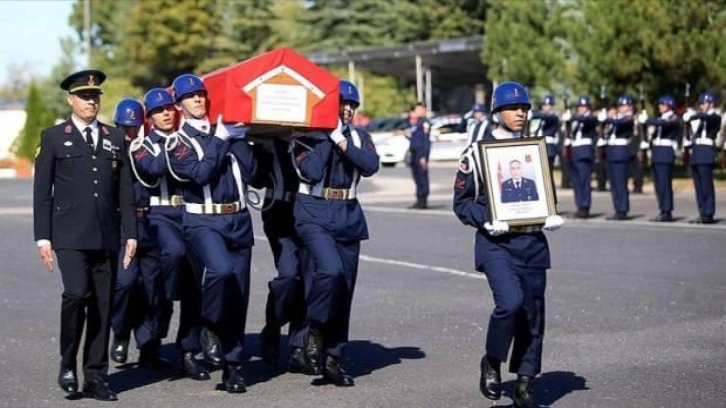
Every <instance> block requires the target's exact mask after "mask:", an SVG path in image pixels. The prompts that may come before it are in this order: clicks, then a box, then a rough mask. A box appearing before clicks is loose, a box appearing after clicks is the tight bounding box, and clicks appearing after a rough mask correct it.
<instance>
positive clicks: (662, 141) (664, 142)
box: [653, 139, 678, 147]
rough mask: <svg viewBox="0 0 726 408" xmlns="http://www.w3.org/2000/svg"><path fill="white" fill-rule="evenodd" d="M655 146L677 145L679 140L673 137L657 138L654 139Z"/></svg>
mask: <svg viewBox="0 0 726 408" xmlns="http://www.w3.org/2000/svg"><path fill="white" fill-rule="evenodd" d="M653 146H663V147H676V146H678V142H676V141H675V140H671V139H655V140H653Z"/></svg>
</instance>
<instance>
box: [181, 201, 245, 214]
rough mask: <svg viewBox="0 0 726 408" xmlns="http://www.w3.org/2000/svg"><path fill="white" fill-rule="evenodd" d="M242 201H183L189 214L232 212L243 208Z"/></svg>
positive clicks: (243, 203)
mask: <svg viewBox="0 0 726 408" xmlns="http://www.w3.org/2000/svg"><path fill="white" fill-rule="evenodd" d="M245 207H246V204H245V202H244V201H237V202H234V203H229V204H215V203H212V204H197V203H185V204H184V208H185V209H186V210H187V212H188V213H191V214H234V213H238V212H240V211H242V210H243V209H245Z"/></svg>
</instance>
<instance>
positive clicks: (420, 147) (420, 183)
mask: <svg viewBox="0 0 726 408" xmlns="http://www.w3.org/2000/svg"><path fill="white" fill-rule="evenodd" d="M413 120H414V122H413V127H412V128H411V133H410V136H409V142H410V145H409V153H410V160H411V161H410V165H411V172H412V174H413V181H414V183H416V202H415V203H413V205H411V206H410V207H408V208H413V209H419V210H423V209H426V208H428V202H427V200H428V196H429V154H430V153H431V140H430V139H429V135H430V134H431V123H430V122H429V120H428V119H427V118H426V105H424V104H423V103H417V104H416V106H415V107H414V108H413Z"/></svg>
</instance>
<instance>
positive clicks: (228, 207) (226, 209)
mask: <svg viewBox="0 0 726 408" xmlns="http://www.w3.org/2000/svg"><path fill="white" fill-rule="evenodd" d="M236 204H237V203H229V204H222V208H221V210H222V214H231V213H233V212H236V211H237V208H236V207H237V206H236Z"/></svg>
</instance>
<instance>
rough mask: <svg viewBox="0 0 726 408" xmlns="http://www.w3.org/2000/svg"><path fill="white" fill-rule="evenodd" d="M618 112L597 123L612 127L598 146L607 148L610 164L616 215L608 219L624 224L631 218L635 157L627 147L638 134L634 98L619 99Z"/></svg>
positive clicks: (605, 116) (601, 115)
mask: <svg viewBox="0 0 726 408" xmlns="http://www.w3.org/2000/svg"><path fill="white" fill-rule="evenodd" d="M617 109H618V111H617V114H611V115H609V117H608V116H607V115H606V114H605V113H604V112H600V114H599V117H598V120H599V121H600V122H603V123H605V124H608V125H610V129H609V132H608V133H606V135H605V138H604V139H600V140H598V146H602V145H603V144H604V145H606V146H607V148H606V150H605V157H606V158H607V163H608V172H609V178H610V194H611V196H612V199H613V207H614V208H615V214H613V215H610V216H608V217H607V219H608V220H617V221H623V220H627V219H628V211H630V197H629V192H628V169H629V166H630V162H631V161H632V160H633V154H632V152H631V151H630V149H629V147H628V146H629V144H630V139H631V138H632V137H633V132H634V131H635V123H634V120H633V98H631V97H630V96H629V95H623V96H621V97H620V98H618V108H617Z"/></svg>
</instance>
